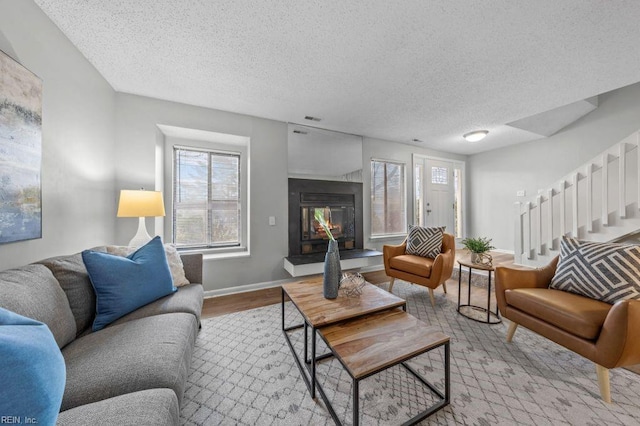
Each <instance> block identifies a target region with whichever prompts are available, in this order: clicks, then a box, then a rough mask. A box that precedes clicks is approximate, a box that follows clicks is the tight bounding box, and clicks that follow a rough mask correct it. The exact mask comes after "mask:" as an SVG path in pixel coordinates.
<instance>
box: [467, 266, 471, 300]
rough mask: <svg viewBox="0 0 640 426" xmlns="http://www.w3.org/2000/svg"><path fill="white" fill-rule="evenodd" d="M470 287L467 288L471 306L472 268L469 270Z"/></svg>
mask: <svg viewBox="0 0 640 426" xmlns="http://www.w3.org/2000/svg"><path fill="white" fill-rule="evenodd" d="M468 284H469V287H467V304H469V305H470V304H471V268H469V283H468Z"/></svg>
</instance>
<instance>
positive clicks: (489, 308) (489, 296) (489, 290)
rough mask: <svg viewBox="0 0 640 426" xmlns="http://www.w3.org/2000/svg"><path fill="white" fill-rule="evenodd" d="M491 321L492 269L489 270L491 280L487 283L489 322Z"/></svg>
mask: <svg viewBox="0 0 640 426" xmlns="http://www.w3.org/2000/svg"><path fill="white" fill-rule="evenodd" d="M489 322H491V271H489V281H488V283H487V323H489Z"/></svg>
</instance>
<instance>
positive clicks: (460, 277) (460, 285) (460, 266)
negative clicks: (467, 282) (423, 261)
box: [283, 265, 462, 312]
mask: <svg viewBox="0 0 640 426" xmlns="http://www.w3.org/2000/svg"><path fill="white" fill-rule="evenodd" d="M461 287H462V265H458V312H460V292H461V291H462V288H461ZM283 297H284V296H283Z"/></svg>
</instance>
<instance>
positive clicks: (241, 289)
mask: <svg viewBox="0 0 640 426" xmlns="http://www.w3.org/2000/svg"><path fill="white" fill-rule="evenodd" d="M381 270H384V265H374V266H368V267H366V268H361V269H360V270H359V272H374V271H381ZM299 280H300V278H295V277H294V278H286V279H284V280H277V281H265V282H262V283H255V284H247V285H241V286H237V287H227V288H220V289H216V290H207V291H205V292H204V298H205V299H207V298H209V297H217V296H226V295H229V294H239V293H247V292H250V291H256V290H263V289H265V288H274V287H280V286H281V285H282V284H286V283H291V282H295V281H299Z"/></svg>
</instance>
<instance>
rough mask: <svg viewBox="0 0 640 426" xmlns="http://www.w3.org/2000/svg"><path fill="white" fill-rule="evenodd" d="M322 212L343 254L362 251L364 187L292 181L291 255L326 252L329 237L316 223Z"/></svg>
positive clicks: (290, 182) (290, 200)
mask: <svg viewBox="0 0 640 426" xmlns="http://www.w3.org/2000/svg"><path fill="white" fill-rule="evenodd" d="M317 211H320V214H322V215H323V216H324V218H325V220H326V221H327V222H328V223H329V228H330V229H331V233H332V234H333V237H334V238H335V239H336V240H337V241H338V246H339V248H340V251H341V252H343V251H347V250H354V249H362V247H363V238H362V184H361V183H356V182H334V181H323V180H309V179H293V178H291V179H289V256H297V255H311V254H314V253H325V252H326V251H327V246H328V241H329V237H328V236H327V234H326V233H325V232H324V230H323V229H322V227H320V226H319V224H318V222H317V221H316V220H315V218H314V217H315V214H316V212H317Z"/></svg>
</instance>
